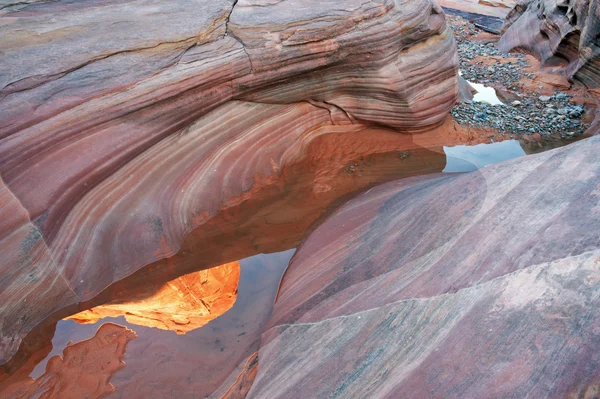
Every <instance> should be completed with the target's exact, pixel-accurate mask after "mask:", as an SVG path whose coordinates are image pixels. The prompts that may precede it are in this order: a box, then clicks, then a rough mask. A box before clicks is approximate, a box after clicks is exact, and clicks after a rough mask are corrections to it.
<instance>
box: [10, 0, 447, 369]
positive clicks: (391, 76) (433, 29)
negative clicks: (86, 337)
mask: <svg viewBox="0 0 600 399" xmlns="http://www.w3.org/2000/svg"><path fill="white" fill-rule="evenodd" d="M0 36H2V41H1V43H0V53H1V55H2V56H1V57H0V59H1V61H0V67H1V68H0V115H1V118H0V119H1V121H0V176H1V177H2V182H1V187H0V195H1V196H2V198H1V202H0V205H1V207H0V213H1V215H0V216H1V217H0V220H1V222H0V223H1V225H0V254H1V255H0V260H1V262H0V265H1V266H0V275H1V276H2V277H3V278H2V279H1V280H0V312H1V313H2V316H3V317H2V319H1V320H0V363H3V362H6V361H7V360H8V359H9V358H10V356H11V354H13V353H15V351H16V350H17V348H18V346H19V342H20V340H21V338H22V337H23V336H24V335H25V334H26V333H27V332H29V331H31V330H32V328H33V327H34V326H36V325H38V324H39V323H40V322H41V321H42V320H44V319H46V318H47V317H48V316H50V315H52V314H57V313H56V312H58V311H60V310H64V312H63V313H61V315H65V313H66V314H69V313H71V314H72V313H75V312H77V311H79V310H81V308H82V307H83V308H84V309H85V308H89V307H91V306H92V305H93V304H98V302H106V301H110V300H112V299H114V298H113V297H112V294H114V293H115V292H116V290H110V289H109V290H105V288H107V287H109V286H111V285H112V284H113V283H115V282H118V281H120V280H122V279H124V278H125V277H127V276H130V275H132V274H133V273H135V272H136V271H138V270H140V269H141V268H142V267H143V266H145V265H149V264H154V263H155V267H154V269H153V270H157V269H164V270H167V271H168V273H167V274H169V277H170V278H176V277H178V276H180V275H182V274H184V273H188V272H191V271H194V270H198V269H200V268H206V267H209V266H213V265H216V264H221V263H224V262H229V261H233V260H235V259H239V258H240V257H237V258H235V257H233V258H229V259H213V258H210V259H205V258H202V257H193V256H190V254H191V253H193V252H194V251H197V250H203V248H202V245H201V244H200V243H202V242H206V241H207V240H208V238H207V237H209V238H210V237H215V235H218V230H219V227H218V226H217V227H215V226H213V227H211V229H207V230H203V226H206V224H207V223H209V222H210V221H211V220H214V217H215V215H217V214H219V212H220V211H222V210H224V209H232V208H233V207H236V206H239V205H240V204H242V203H244V202H245V201H248V200H249V199H251V198H252V195H253V194H256V193H257V192H259V193H265V192H266V193H268V194H269V195H275V194H278V192H281V190H282V188H281V187H282V184H280V185H279V186H277V185H276V184H275V183H276V182H277V179H279V178H281V176H283V175H285V174H286V171H288V170H289V169H290V168H291V167H292V165H298V164H301V163H302V162H307V161H310V162H315V164H313V165H315V168H314V170H316V171H317V172H318V170H319V169H318V167H317V165H318V162H319V158H318V157H317V156H315V153H313V154H310V153H308V151H311V150H315V151H317V153H319V151H321V152H320V153H319V154H320V155H322V156H323V157H327V158H331V157H332V155H331V154H330V153H327V152H326V151H325V152H324V153H323V152H322V151H323V150H324V149H323V148H319V147H318V145H316V144H315V142H317V141H320V139H319V138H320V137H324V136H329V137H333V138H335V139H339V140H338V145H339V143H340V142H341V141H342V137H343V136H344V134H345V133H347V132H350V133H354V134H358V133H362V134H363V137H368V136H369V135H370V134H380V135H382V136H384V137H387V135H388V134H390V132H389V131H386V130H385V129H383V128H381V127H378V128H373V127H366V125H367V124H376V125H379V126H387V127H391V128H394V129H396V130H399V131H406V132H411V131H423V130H427V129H429V128H430V127H431V126H435V125H438V124H440V123H441V122H442V121H443V119H444V118H445V116H446V114H447V111H448V110H449V108H450V107H451V106H452V104H453V103H454V101H455V99H456V94H457V87H458V79H457V76H456V65H457V55H456V51H455V46H454V41H453V39H452V37H451V33H450V30H449V28H448V27H447V26H446V24H445V21H444V16H443V13H442V12H441V9H440V8H439V6H437V4H435V3H434V2H433V1H432V0H417V1H415V0H410V1H409V0H395V1H392V0H385V1H367V2H364V1H358V0H351V1H346V2H344V4H343V5H340V3H339V2H338V1H333V0H331V1H330V0H326V1H307V0H302V1H300V0H286V1H280V2H265V1H259V0H239V1H238V2H237V3H235V2H234V1H233V0H219V1H211V2H206V1H201V0H187V1H183V2H177V4H175V3H165V2H156V1H153V0H138V1H133V0H125V1H118V2H117V1H100V0H98V1H75V2H69V3H68V4H67V3H63V2H61V1H58V2H41V1H40V2H37V1H31V2H18V3H11V2H4V3H3V4H2V10H1V11H0ZM331 141H336V140H331ZM375 147H376V146H375ZM329 150H330V151H338V149H337V148H336V145H331V146H330V147H329ZM351 151H354V150H351ZM385 151H389V150H387V149H385V148H383V147H382V148H380V149H378V150H376V151H375V152H374V153H375V154H377V153H383V152H385ZM322 174H325V175H326V172H323V173H322ZM288 175H289V173H288ZM314 176H316V177H315V179H317V180H319V179H320V178H319V176H321V175H319V174H318V173H317V174H316V175H314ZM311 177H313V175H311ZM320 180H327V179H324V178H321V179H320ZM311 184H312V183H311ZM265 187H266V188H268V187H272V189H265ZM313 187H314V192H315V193H316V194H315V195H319V194H318V193H323V192H327V191H332V190H334V189H335V187H334V186H332V185H331V184H327V182H324V183H323V184H315V185H314V186H313ZM261 190H262V191H261ZM341 194H343V193H341ZM331 197H332V198H333V196H331ZM227 217H228V218H235V217H236V214H235V213H234V214H233V215H231V214H230V215H228V216H227ZM314 217H317V216H314ZM238 236H239V237H241V238H243V235H238ZM234 237H236V236H235V235H234ZM236 239H237V238H236ZM182 247H183V248H184V250H183V251H180V249H181V248H182ZM178 251H180V252H179V255H180V257H179V258H177V259H174V258H172V257H173V255H175V254H176V253H177V252H178ZM186 256H187V258H186ZM246 256H247V255H246ZM180 258H185V262H184V263H185V264H184V265H183V266H180V265H179V264H178V263H177V262H178V259H180ZM161 259H162V260H161ZM157 262H158V263H157ZM186 262H187V263H186ZM162 281H167V280H162ZM103 290H104V293H105V296H104V297H102V299H101V300H97V301H96V302H95V303H92V302H90V300H91V299H92V298H95V297H97V295H98V294H99V293H100V292H102V291H103ZM79 303H82V305H81V306H79V305H77V304H79Z"/></svg>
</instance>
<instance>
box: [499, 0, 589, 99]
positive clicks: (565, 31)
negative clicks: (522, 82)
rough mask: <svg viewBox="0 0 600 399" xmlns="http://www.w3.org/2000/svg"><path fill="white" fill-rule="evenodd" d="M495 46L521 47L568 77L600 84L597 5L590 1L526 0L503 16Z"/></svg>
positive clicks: (550, 67)
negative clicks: (502, 23) (500, 32)
mask: <svg viewBox="0 0 600 399" xmlns="http://www.w3.org/2000/svg"><path fill="white" fill-rule="evenodd" d="M504 30H505V32H504V35H503V36H502V38H501V39H500V41H499V43H498V44H499V46H500V48H501V49H502V50H504V51H509V50H511V49H523V50H526V51H528V52H531V53H533V54H534V55H535V56H536V57H537V58H539V59H540V60H541V61H542V66H543V67H545V68H547V69H553V70H556V71H557V72H559V73H562V74H564V75H565V76H566V77H567V78H569V79H573V78H575V79H577V80H579V81H581V82H582V83H583V84H585V85H586V86H587V87H590V88H597V87H599V85H600V61H599V60H600V48H599V47H598V46H597V38H598V35H599V34H600V8H599V7H598V3H597V2H596V1H594V0H573V1H570V2H564V1H559V0H542V1H533V0H526V1H521V2H519V3H518V4H517V5H516V6H515V7H514V8H513V9H512V10H511V12H510V13H509V14H508V16H507V17H506V23H505V27H504Z"/></svg>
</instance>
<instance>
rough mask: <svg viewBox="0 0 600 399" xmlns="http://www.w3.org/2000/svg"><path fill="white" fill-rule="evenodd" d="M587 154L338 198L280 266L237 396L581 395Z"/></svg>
mask: <svg viewBox="0 0 600 399" xmlns="http://www.w3.org/2000/svg"><path fill="white" fill-rule="evenodd" d="M599 143H600V137H594V138H591V139H586V140H582V141H580V142H578V143H575V144H572V145H569V146H567V147H563V148H560V149H556V150H552V151H548V152H545V153H542V154H537V155H531V156H527V157H524V158H520V159H516V160H512V161H508V162H505V163H501V164H498V165H494V166H489V167H486V168H483V169H481V170H480V171H477V172H473V173H468V174H453V175H430V176H426V177H419V178H414V179H404V180H399V181H395V182H391V183H387V184H384V185H381V186H378V187H376V188H373V189H371V190H369V191H367V192H365V193H364V194H361V195H360V196H358V197H356V198H355V199H353V200H351V201H349V202H348V203H347V204H346V205H344V206H343V207H342V208H341V209H340V210H339V211H337V212H336V213H335V214H334V215H333V216H332V217H330V218H329V219H328V220H327V221H326V222H325V223H323V224H322V225H320V226H319V227H318V228H317V229H316V230H315V231H314V232H313V233H312V234H311V235H310V236H309V237H308V239H307V240H306V241H305V242H304V243H303V244H302V246H301V247H300V248H299V249H298V251H297V252H296V254H295V256H294V257H293V259H292V261H291V263H290V266H289V268H288V270H287V272H286V274H285V276H284V279H283V281H282V283H281V285H280V291H279V295H278V299H277V302H276V304H275V308H274V311H273V315H272V317H271V320H270V322H269V326H268V327H267V329H266V330H265V333H264V334H263V339H262V343H261V349H260V351H259V364H260V366H259V369H258V374H257V376H256V380H255V382H254V384H253V386H252V388H251V390H250V391H249V393H248V396H247V397H248V398H265V397H269V398H270V397H273V398H275V397H286V398H300V397H301V398H305V397H377V398H397V397H403V396H404V395H405V394H406V393H407V392H409V393H410V397H411V398H431V397H444V398H481V397H525V396H531V397H547V398H564V397H583V396H584V395H585V394H586V392H587V393H588V394H591V393H592V392H595V391H596V389H597V387H598V383H599V382H600V352H598V345H600V328H599V327H600V324H599V322H598V320H600V315H599V314H598V312H599V309H600V302H599V301H600V299H599V297H598V292H599V290H600V240H599V234H598V233H599V232H600V209H599V207H598V203H599V202H600V190H599V188H600V168H599V165H600V162H599V161H600V159H599V155H598V151H597V147H598V144H599Z"/></svg>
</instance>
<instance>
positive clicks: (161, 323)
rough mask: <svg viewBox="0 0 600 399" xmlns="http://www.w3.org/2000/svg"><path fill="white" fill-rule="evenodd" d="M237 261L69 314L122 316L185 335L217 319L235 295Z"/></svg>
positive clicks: (87, 319) (89, 318) (82, 319)
mask: <svg viewBox="0 0 600 399" xmlns="http://www.w3.org/2000/svg"><path fill="white" fill-rule="evenodd" d="M239 279H240V264H239V263H238V262H232V263H226V264H224V265H221V266H217V267H213V268H210V269H207V270H201V271H199V272H194V273H190V274H186V275H184V276H181V277H179V278H176V279H175V280H172V281H169V282H167V283H165V284H156V283H155V284H152V285H144V286H143V288H144V290H143V291H139V292H134V293H128V295H127V300H126V301H123V300H115V301H112V302H109V303H107V304H104V305H100V306H96V307H93V308H92V309H89V310H85V311H83V312H80V313H77V314H75V315H73V316H70V317H69V319H72V320H75V321H77V322H78V323H96V322H97V321H98V320H100V319H103V318H105V317H119V316H125V320H127V321H128V322H129V323H131V324H136V325H140V326H146V327H156V328H160V329H162V330H170V331H175V332H176V333H177V334H185V333H187V332H189V331H191V330H195V329H197V328H200V327H202V326H203V325H205V324H206V323H208V322H209V321H211V320H213V319H216V318H217V317H219V316H220V315H222V314H223V313H225V312H226V311H228V310H229V309H231V307H232V306H233V304H234V303H235V300H236V298H237V287H238V282H239Z"/></svg>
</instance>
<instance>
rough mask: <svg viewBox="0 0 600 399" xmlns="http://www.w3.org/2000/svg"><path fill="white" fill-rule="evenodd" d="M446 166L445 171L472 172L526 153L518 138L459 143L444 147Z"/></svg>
mask: <svg viewBox="0 0 600 399" xmlns="http://www.w3.org/2000/svg"><path fill="white" fill-rule="evenodd" d="M444 152H445V153H446V167H445V168H444V172H446V173H452V172H472V171H474V170H477V169H481V168H483V167H484V166H487V165H492V164H495V163H499V162H503V161H507V160H509V159H513V158H518V157H521V156H524V155H525V151H523V148H522V147H521V144H520V143H519V141H517V140H506V141H501V142H498V143H491V144H478V145H474V146H466V145H458V146H456V147H444Z"/></svg>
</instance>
